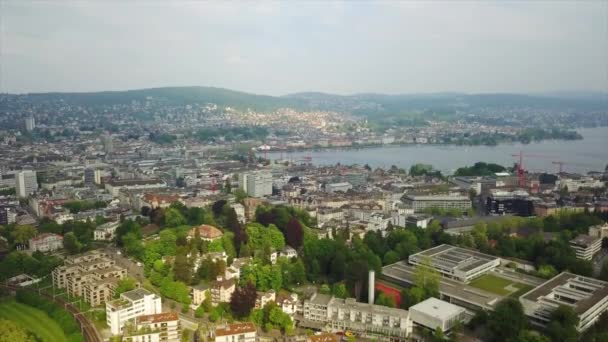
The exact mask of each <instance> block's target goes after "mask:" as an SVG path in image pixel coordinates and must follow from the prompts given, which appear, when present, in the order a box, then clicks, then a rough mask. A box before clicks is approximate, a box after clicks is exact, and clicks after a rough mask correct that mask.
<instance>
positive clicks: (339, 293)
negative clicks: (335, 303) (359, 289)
mask: <svg viewBox="0 0 608 342" xmlns="http://www.w3.org/2000/svg"><path fill="white" fill-rule="evenodd" d="M331 293H332V294H333V295H334V296H336V297H338V298H347V297H348V290H347V289H346V286H345V285H344V284H343V283H336V284H334V286H333V287H332V289H331Z"/></svg>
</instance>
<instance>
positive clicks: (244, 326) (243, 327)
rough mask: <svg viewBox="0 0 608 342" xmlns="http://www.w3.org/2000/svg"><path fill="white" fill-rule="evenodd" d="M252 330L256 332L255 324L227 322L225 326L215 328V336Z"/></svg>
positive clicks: (250, 331)
mask: <svg viewBox="0 0 608 342" xmlns="http://www.w3.org/2000/svg"><path fill="white" fill-rule="evenodd" d="M252 332H256V329H255V325H254V324H253V323H236V324H228V325H226V326H225V327H217V328H215V336H230V335H236V334H245V333H252Z"/></svg>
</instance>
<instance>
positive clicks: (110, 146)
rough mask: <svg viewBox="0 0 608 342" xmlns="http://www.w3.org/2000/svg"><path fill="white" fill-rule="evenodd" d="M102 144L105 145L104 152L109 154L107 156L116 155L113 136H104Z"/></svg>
mask: <svg viewBox="0 0 608 342" xmlns="http://www.w3.org/2000/svg"><path fill="white" fill-rule="evenodd" d="M101 142H102V144H103V150H104V152H105V153H107V154H110V153H114V142H113V141H112V136H111V135H104V136H103V137H102V138H101Z"/></svg>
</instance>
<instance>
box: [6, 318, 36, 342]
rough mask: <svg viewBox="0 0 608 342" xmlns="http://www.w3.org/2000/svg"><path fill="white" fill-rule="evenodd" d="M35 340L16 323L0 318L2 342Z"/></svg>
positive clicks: (29, 341) (30, 341) (32, 341)
mask: <svg viewBox="0 0 608 342" xmlns="http://www.w3.org/2000/svg"><path fill="white" fill-rule="evenodd" d="M34 341H36V339H35V338H33V337H32V336H30V335H29V334H28V333H27V330H25V329H23V328H21V327H20V326H18V325H17V324H16V323H15V322H13V321H9V320H7V319H4V318H0V342H34Z"/></svg>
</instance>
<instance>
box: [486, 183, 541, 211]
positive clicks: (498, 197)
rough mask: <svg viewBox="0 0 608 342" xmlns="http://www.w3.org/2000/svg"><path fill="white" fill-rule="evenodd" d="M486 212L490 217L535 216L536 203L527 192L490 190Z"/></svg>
mask: <svg viewBox="0 0 608 342" xmlns="http://www.w3.org/2000/svg"><path fill="white" fill-rule="evenodd" d="M486 212H487V213H488V214H490V215H507V214H510V215H517V216H532V215H534V202H533V201H532V200H531V199H530V195H529V194H528V193H527V192H525V191H503V190H498V189H492V190H490V194H489V195H488V197H487V198H486Z"/></svg>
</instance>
